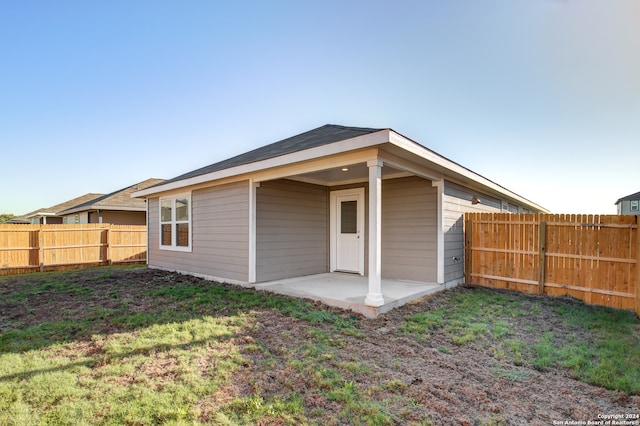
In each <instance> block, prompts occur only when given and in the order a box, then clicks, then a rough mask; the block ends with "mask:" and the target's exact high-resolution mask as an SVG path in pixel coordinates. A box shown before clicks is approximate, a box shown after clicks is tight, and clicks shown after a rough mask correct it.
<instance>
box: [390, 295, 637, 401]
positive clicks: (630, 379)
mask: <svg viewBox="0 0 640 426" xmlns="http://www.w3.org/2000/svg"><path fill="white" fill-rule="evenodd" d="M527 298H528V296H525V295H521V294H517V293H501V292H493V291H490V290H485V289H475V290H473V291H468V292H466V293H463V294H460V295H457V296H455V297H452V298H451V299H450V301H449V303H448V304H447V305H446V306H444V307H441V308H439V309H435V310H432V311H429V312H420V313H418V314H415V315H412V316H409V317H407V318H405V322H404V323H403V325H402V329H403V331H404V332H405V333H407V334H410V335H413V336H415V337H416V338H418V339H420V340H422V341H424V340H428V339H429V337H430V336H431V335H432V334H433V333H439V334H440V335H444V336H446V337H447V339H448V340H449V342H450V343H452V344H453V345H456V346H462V345H469V344H476V345H478V346H479V347H482V346H483V345H488V346H492V347H494V354H495V356H496V357H497V358H505V357H508V358H509V359H510V360H511V362H513V364H514V365H516V366H525V365H530V366H532V367H533V368H535V369H537V370H539V371H543V372H544V371H548V370H550V369H552V368H558V367H561V368H568V369H570V370H571V371H572V373H573V375H574V376H575V377H576V378H577V379H579V380H582V381H584V382H587V383H591V384H595V385H598V386H602V387H605V388H608V389H614V390H620V391H623V392H627V393H637V392H639V391H640V345H638V330H640V322H639V321H638V318H637V317H636V316H635V314H634V313H633V312H631V311H622V310H615V309H609V308H605V307H600V306H589V305H586V304H584V303H581V302H578V301H573V300H572V301H569V302H568V303H558V304H555V305H554V306H555V307H554V309H555V311H556V312H557V315H558V316H559V318H560V320H561V321H562V323H563V325H564V326H566V327H568V328H569V329H570V330H572V331H573V332H574V333H572V334H571V335H569V336H568V338H566V337H565V338H561V336H559V335H556V334H555V333H553V332H550V331H548V332H545V333H541V334H540V335H537V336H535V335H534V338H533V339H532V340H533V341H531V340H530V341H528V342H527V341H524V340H522V339H521V338H518V337H515V336H514V330H513V326H512V324H515V323H517V322H518V319H520V318H532V317H535V316H536V315H540V312H541V306H540V303H541V302H540V301H529V302H530V303H526V302H527ZM546 303H550V304H554V301H553V299H546ZM547 320H548V319H547V318H538V319H536V321H540V322H546V321H547ZM585 339H586V340H585ZM440 347H442V346H439V348H440Z"/></svg>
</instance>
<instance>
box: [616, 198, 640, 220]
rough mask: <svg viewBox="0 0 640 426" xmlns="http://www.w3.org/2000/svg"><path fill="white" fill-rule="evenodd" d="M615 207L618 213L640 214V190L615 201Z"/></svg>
mask: <svg viewBox="0 0 640 426" xmlns="http://www.w3.org/2000/svg"><path fill="white" fill-rule="evenodd" d="M616 207H617V208H618V214H630V215H636V216H637V215H639V214H640V192H636V193H635V194H631V195H627V196H626V197H622V198H620V199H619V200H618V201H616Z"/></svg>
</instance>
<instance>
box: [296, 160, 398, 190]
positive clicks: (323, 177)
mask: <svg viewBox="0 0 640 426" xmlns="http://www.w3.org/2000/svg"><path fill="white" fill-rule="evenodd" d="M345 169H346V170H345ZM409 175H410V174H409V173H407V172H404V171H402V170H399V169H397V168H394V167H390V166H387V165H385V166H384V167H383V168H382V178H383V179H389V178H394V177H402V176H409ZM288 179H292V180H298V181H301V182H307V183H313V184H317V185H323V186H336V185H346V184H350V183H355V182H367V181H368V179H369V169H368V167H367V163H365V162H362V163H356V164H349V165H347V166H340V167H332V168H328V169H324V170H319V171H315V172H310V173H303V174H298V175H294V176H290V177H288Z"/></svg>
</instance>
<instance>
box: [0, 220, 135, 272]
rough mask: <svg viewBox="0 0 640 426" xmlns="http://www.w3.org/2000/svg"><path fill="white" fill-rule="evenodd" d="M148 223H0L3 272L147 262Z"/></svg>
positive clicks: (0, 267) (0, 266)
mask: <svg viewBox="0 0 640 426" xmlns="http://www.w3.org/2000/svg"><path fill="white" fill-rule="evenodd" d="M146 232H147V230H146V226H144V225H142V226H139V225H111V224H87V225H0V275H7V274H19V273H26V272H34V271H41V272H43V271H50V270H55V269H69V268H73V267H79V266H83V265H84V266H87V265H104V264H112V263H114V264H117V263H128V262H135V263H144V262H146V252H147V244H146V243H147V240H146V238H147V237H146V235H147V234H146Z"/></svg>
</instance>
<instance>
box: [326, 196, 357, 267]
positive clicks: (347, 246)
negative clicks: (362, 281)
mask: <svg viewBox="0 0 640 426" xmlns="http://www.w3.org/2000/svg"><path fill="white" fill-rule="evenodd" d="M331 198H332V209H331V210H332V225H333V226H332V236H333V238H332V241H333V244H332V262H331V263H332V265H331V266H332V268H331V270H332V271H344V272H356V273H359V274H361V275H362V274H364V232H363V231H364V205H363V204H364V203H363V199H364V189H363V188H356V189H355V190H343V191H334V192H333V193H332V197H331Z"/></svg>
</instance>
